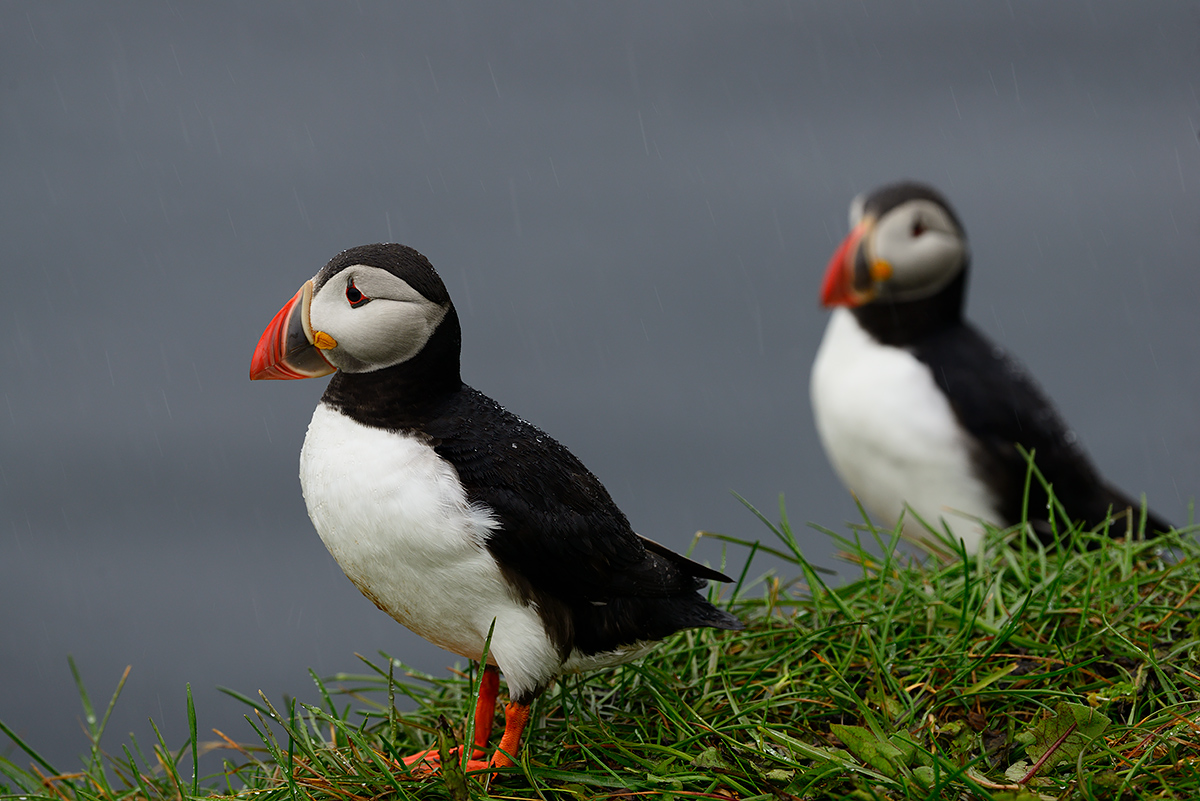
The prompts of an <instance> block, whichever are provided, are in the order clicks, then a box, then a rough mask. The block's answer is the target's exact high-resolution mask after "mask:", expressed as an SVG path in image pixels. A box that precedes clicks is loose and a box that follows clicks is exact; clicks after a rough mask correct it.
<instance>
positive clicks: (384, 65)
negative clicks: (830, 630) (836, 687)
mask: <svg viewBox="0 0 1200 801" xmlns="http://www.w3.org/2000/svg"><path fill="white" fill-rule="evenodd" d="M1197 83H1200V11H1198V10H1197V7H1196V6H1195V5H1192V4H1186V3H1149V2H1139V3H1117V2H1095V3H1084V2H1061V3H1053V4H1049V3H1026V2H1017V0H1014V2H1012V3H995V4H990V5H986V6H985V5H984V4H977V3H972V4H964V3H957V2H945V3H940V2H925V0H914V1H913V2H898V3H888V4H876V3H862V4H857V3H843V2H828V3H817V2H795V3H791V4H783V3H761V4H747V5H737V4H711V3H697V2H692V1H691V0H689V2H681V3H671V4H665V3H654V4H643V3H614V2H605V3H591V4H577V5H576V4H569V3H564V2H558V1H557V0H556V2H550V3H543V4H531V3H523V4H495V3H478V4H477V3H458V4H446V5H439V6H432V7H431V6H427V5H424V4H391V3H388V4H382V3H372V2H359V3H346V2H337V3H334V2H330V3H314V2H273V3H241V2H228V3H205V4H186V3H175V4H172V3H165V2H141V3H124V4H120V5H117V4H88V5H83V4H73V3H53V2H49V3H44V2H38V3H34V2H25V3H20V2H9V3H5V4H4V6H3V9H2V10H0V85H2V87H3V88H2V90H0V92H2V93H0V164H2V165H3V182H2V184H0V198H2V204H3V205H2V214H0V252H2V254H3V258H2V262H0V265H2V266H0V270H2V271H3V272H2V274H0V277H2V287H3V291H2V292H0V389H2V393H3V405H2V406H0V467H2V473H0V613H2V621H3V622H2V628H0V720H4V721H5V722H6V723H7V724H8V725H10V726H12V727H14V728H15V729H17V730H18V731H19V732H20V733H21V734H22V735H23V736H26V737H27V738H28V739H29V741H30V742H31V743H32V744H33V745H35V746H36V747H38V748H40V749H42V750H43V751H44V752H45V754H46V755H47V756H49V757H51V758H52V759H54V760H56V761H57V762H58V763H59V764H60V765H62V766H64V769H67V768H71V767H75V766H76V764H77V763H76V761H75V755H76V754H77V753H79V752H82V751H83V750H84V748H85V745H86V743H85V740H84V738H83V736H82V734H81V733H80V732H79V728H78V722H77V721H78V718H79V715H80V713H79V708H78V704H77V701H76V699H75V697H74V692H73V689H72V684H71V679H70V674H69V672H68V668H67V659H66V657H67V654H73V655H74V656H75V658H76V659H77V660H78V663H79V665H80V668H81V669H82V671H83V674H84V677H85V679H86V680H87V681H88V683H89V685H90V686H91V688H92V690H93V693H94V694H95V695H97V696H101V697H107V694H108V693H109V692H110V691H111V689H112V687H113V686H115V684H116V681H117V678H118V677H119V675H120V673H121V671H122V670H123V669H124V667H125V666H126V665H127V664H131V665H132V666H133V672H132V674H131V677H130V680H129V684H128V686H127V689H126V691H125V696H124V698H123V700H122V702H121V704H120V705H119V706H118V708H117V711H116V713H115V715H114V720H113V724H112V727H111V729H112V731H111V736H110V737H109V738H107V739H106V741H105V742H106V744H107V745H108V747H109V748H110V749H111V750H117V751H119V745H120V743H121V742H122V740H123V738H124V737H125V735H126V734H127V733H128V732H130V731H137V732H138V733H139V737H140V738H141V739H142V740H143V741H145V740H146V739H148V731H149V729H148V727H147V724H146V719H147V717H151V716H152V717H153V718H154V719H155V721H156V722H158V723H159V724H160V725H161V726H163V727H164V729H165V731H166V732H167V733H168V737H169V738H170V740H171V742H172V745H175V746H177V745H179V744H180V743H181V742H182V739H183V732H184V731H185V725H186V718H185V714H184V685H185V683H187V682H191V684H192V687H193V689H194V691H195V694H196V699H197V706H198V710H199V715H200V721H199V722H200V729H201V732H202V733H203V732H207V731H208V729H209V728H211V727H214V726H216V727H218V728H221V729H222V730H224V731H225V732H227V733H229V734H231V735H233V736H235V737H237V738H238V739H249V738H251V737H252V732H250V730H249V727H248V726H246V724H245V723H244V722H242V721H241V715H242V714H243V712H244V711H245V710H244V709H243V708H242V707H241V706H240V705H239V704H237V703H236V702H234V701H232V700H230V699H227V698H225V697H224V696H221V695H219V694H217V692H216V691H215V689H214V688H215V687H216V686H217V685H225V686H229V687H233V688H235V689H237V690H240V691H242V692H246V693H253V692H255V691H256V690H258V689H260V688H261V689H262V690H264V691H265V692H266V693H267V694H268V695H269V696H271V697H272V698H275V699H278V698H280V697H281V696H282V695H283V694H284V693H292V694H297V695H299V696H300V697H301V698H302V699H307V700H312V699H314V698H315V693H314V691H313V689H312V687H311V684H310V682H309V680H308V678H307V676H306V673H305V671H306V669H307V668H308V667H310V666H311V667H312V668H314V669H315V670H317V671H318V672H319V673H323V674H327V673H331V672H334V671H337V670H356V669H357V667H358V663H357V660H355V658H354V657H353V653H354V652H355V651H358V652H361V653H365V654H371V653H374V652H375V651H376V650H377V649H381V648H382V649H387V650H389V651H390V652H392V653H395V654H397V655H399V656H402V657H404V658H406V659H408V660H410V661H411V662H413V663H414V664H416V665H418V666H420V667H422V668H425V669H428V670H431V671H441V670H443V669H444V667H445V666H446V665H449V664H452V663H453V662H454V661H455V658H454V657H451V656H449V655H446V654H444V653H442V652H439V651H437V650H436V649H433V648H432V647H430V646H427V645H425V644H423V643H421V642H420V641H419V640H418V639H417V638H416V637H415V636H414V635H410V634H409V633H407V632H406V631H404V630H403V629H401V627H399V626H398V625H396V624H395V623H393V622H392V621H391V620H389V619H388V618H387V617H386V616H384V615H383V614H382V613H380V612H378V611H377V610H376V609H375V608H374V607H372V606H371V604H370V603H369V602H367V601H366V600H365V599H363V598H362V597H360V596H359V595H358V593H357V592H356V591H355V590H354V589H353V588H352V587H351V585H350V584H349V582H348V581H346V580H345V578H344V577H343V576H342V575H341V573H340V571H339V570H338V568H337V567H336V565H335V564H334V563H333V562H332V560H331V559H330V558H329V557H328V556H327V554H326V553H325V551H324V549H323V547H322V545H321V543H320V541H319V539H318V538H317V536H316V534H315V533H314V532H313V531H312V529H311V526H310V524H309V522H308V520H307V517H306V515H305V512H304V507H303V503H302V501H301V497H300V490H299V485H298V482H297V479H296V469H297V468H296V466H297V458H298V453H299V448H300V443H301V441H302V438H303V436H304V430H305V426H306V424H307V420H308V417H309V415H310V414H311V411H312V408H313V407H314V405H315V404H316V400H317V398H318V396H319V395H320V393H321V391H322V387H323V384H324V381H321V380H316V381H307V382H278V383H255V384H252V383H251V382H250V381H249V380H248V379H247V371H248V367H249V359H250V354H251V352H252V349H253V347H254V344H255V342H256V340H257V338H258V335H259V333H260V332H261V331H262V329H263V327H264V326H265V325H266V323H267V322H268V321H269V320H270V318H271V316H272V315H273V314H274V313H275V312H276V311H277V310H278V308H279V307H280V306H281V305H282V304H283V303H284V302H285V301H286V300H288V298H290V297H291V295H292V293H293V292H294V291H295V290H296V288H297V287H298V286H299V285H300V283H301V282H302V281H303V280H304V279H306V278H308V277H309V276H311V275H312V274H313V273H315V272H316V271H317V269H318V268H319V267H321V265H322V264H324V262H325V261H326V260H327V259H328V258H329V257H330V256H332V255H333V254H334V253H336V252H337V251H339V250H341V249H343V248H346V247H349V246H352V245H357V244H362V243H367V242H373V241H381V240H389V239H394V240H398V241H401V242H404V243H406V244H409V245H412V246H414V247H416V248H417V249H418V250H420V251H422V252H423V253H425V254H426V255H427V256H428V257H429V258H430V259H431V260H432V262H433V263H434V265H435V266H436V267H437V268H438V269H439V270H440V272H441V274H442V276H443V277H444V279H445V281H446V283H447V285H448V286H449V288H450V291H451V294H452V295H453V297H454V298H455V300H456V303H457V305H458V308H459V313H460V315H461V316H462V322H463V328H464V340H465V346H464V353H463V361H464V368H463V372H464V376H465V377H466V379H467V380H468V382H469V383H471V384H473V385H474V386H476V387H478V388H480V389H482V390H483V391H485V392H487V393H488V394H490V395H492V396H493V397H495V398H497V399H498V400H500V401H501V402H502V403H503V404H505V405H506V406H508V407H509V408H510V409H512V410H514V411H516V412H517V413H519V414H521V415H522V416H524V417H526V418H528V419H529V420H532V421H533V422H535V423H536V424H538V425H540V426H541V427H543V428H545V429H546V430H547V431H549V432H551V433H552V434H553V435H554V436H555V437H557V438H558V439H560V440H561V441H562V442H564V443H565V444H566V445H567V446H568V447H570V448H572V449H573V450H574V451H575V452H576V453H577V454H578V455H579V456H580V457H581V458H582V459H583V460H584V462H585V463H586V464H588V466H589V467H591V469H592V470H593V471H594V472H596V473H597V474H598V475H599V476H600V478H601V479H602V480H603V481H604V482H605V483H606V485H607V486H608V488H609V489H610V491H611V492H612V494H613V495H614V496H615V498H616V499H617V501H618V503H620V504H621V506H622V507H623V508H624V509H625V510H626V512H627V513H628V514H629V516H630V518H631V519H632V521H633V523H634V525H635V527H636V528H637V529H638V530H640V531H641V532H643V533H645V534H647V535H649V536H652V537H655V538H657V539H659V540H661V541H663V542H665V543H668V544H670V545H671V546H674V547H676V548H681V549H682V548H685V547H687V544H688V542H689V540H690V538H691V536H692V533H693V532H694V531H696V530H697V529H701V528H704V529H712V530H717V531H721V532H724V533H727V534H732V535H737V536H742V537H747V538H757V537H760V536H764V535H765V534H766V532H765V530H764V529H763V528H762V527H761V526H760V525H759V524H758V523H757V522H756V521H755V520H754V519H753V517H752V516H751V515H750V514H749V512H747V511H746V510H745V509H743V508H742V507H741V506H740V504H739V503H738V502H737V501H736V500H735V499H734V497H733V496H732V495H731V491H737V492H739V493H741V494H743V495H744V496H745V497H747V498H748V499H749V500H750V501H752V502H753V503H755V504H756V505H758V506H759V507H760V508H763V509H764V510H766V511H767V513H768V514H769V516H772V517H774V516H775V514H776V512H775V510H776V508H777V499H778V496H779V495H780V493H783V494H784V495H785V496H786V499H787V503H788V509H789V512H790V517H791V518H792V519H793V520H794V521H795V522H796V524H797V526H798V527H801V528H802V527H803V526H802V524H803V523H804V522H805V521H814V522H817V523H820V524H823V525H827V526H830V527H833V528H836V529H839V530H842V531H844V530H845V528H844V522H845V521H847V520H850V519H853V518H854V517H855V512H854V507H853V505H852V503H851V501H850V500H849V498H848V497H847V495H846V493H845V492H844V491H843V490H842V489H841V488H840V487H839V485H838V484H837V482H836V480H835V478H834V477H833V475H832V473H831V471H830V469H829V467H828V466H827V463H826V461H825V459H824V457H823V455H822V454H821V452H820V449H819V445H818V443H817V441H816V436H815V432H814V429H813V425H812V422H811V415H810V409H809V404H808V371H809V367H810V364H811V361H812V357H813V354H814V351H815V349H816V347H817V344H818V342H819V341H820V337H821V333H822V330H823V328H824V325H825V321H826V314H825V313H824V312H823V311H822V310H821V309H819V308H818V305H817V299H816V298H817V290H818V287H819V285H820V280H821V276H822V273H823V269H824V266H825V264H826V261H827V260H828V258H829V255H830V253H831V252H832V250H833V248H834V247H835V245H836V244H837V242H838V241H839V240H840V239H841V237H842V236H843V235H844V233H845V230H846V222H845V219H846V208H847V204H848V203H849V201H850V198H851V197H852V196H853V195H854V194H855V193H856V192H859V191H861V190H864V189H869V188H871V187H873V186H875V185H877V184H879V183H881V182H884V181H890V180H894V179H897V178H903V177H915V178H921V179H924V180H927V181H930V182H932V183H934V184H936V185H937V186H939V187H941V188H942V189H943V190H944V191H945V192H946V193H947V194H948V195H949V197H950V198H951V199H952V200H953V201H954V203H955V204H956V206H957V208H958V210H959V211H960V213H961V215H962V217H963V218H964V220H965V221H966V225H967V228H968V231H969V232H970V234H971V237H972V247H973V250H974V254H975V270H974V275H973V278H972V283H971V292H970V305H969V309H970V314H971V316H972V317H973V319H974V320H975V321H976V322H977V323H978V324H979V325H980V326H982V328H983V329H985V330H986V331H987V332H988V333H990V334H992V335H993V336H995V337H996V338H997V339H999V340H1000V341H1002V342H1004V343H1005V344H1006V345H1008V346H1009V347H1010V348H1011V349H1012V350H1014V351H1015V352H1016V353H1018V354H1019V355H1021V356H1022V358H1023V359H1024V360H1025V361H1026V362H1027V363H1028V365H1029V366H1030V368H1031V369H1032V371H1033V372H1034V374H1035V375H1037V376H1038V377H1039V378H1040V380H1041V381H1042V382H1043V384H1044V385H1045V387H1046V388H1047V390H1048V391H1049V392H1050V394H1051V395H1052V396H1053V397H1054V398H1056V399H1057V401H1058V402H1059V404H1060V406H1061V407H1062V410H1063V412H1064V414H1065V415H1066V417H1067V418H1068V419H1069V420H1070V421H1071V422H1072V424H1073V425H1074V427H1075V428H1076V429H1077V431H1078V432H1079V434H1080V436H1081V437H1082V439H1083V441H1084V442H1085V443H1086V445H1087V446H1088V448H1089V450H1090V451H1091V453H1092V454H1093V456H1094V457H1095V458H1096V460H1097V462H1098V463H1099V464H1100V466H1101V467H1102V469H1103V471H1104V472H1105V473H1106V474H1107V475H1108V476H1109V477H1110V478H1111V479H1113V480H1114V481H1115V482H1116V483H1117V484H1119V485H1120V486H1122V487H1124V488H1126V489H1128V490H1130V491H1132V492H1141V491H1144V492H1146V493H1148V495H1149V498H1150V500H1151V502H1152V504H1153V506H1154V507H1155V508H1156V509H1157V510H1159V511H1160V512H1161V513H1163V514H1165V515H1167V516H1169V517H1170V518H1172V519H1173V520H1175V521H1176V522H1178V523H1183V522H1185V521H1186V519H1187V504H1188V503H1189V502H1190V500H1191V499H1192V498H1193V497H1194V496H1195V495H1196V491H1197V486H1198V480H1200V459H1198V456H1197V454H1198V452H1200V450H1198V445H1200V442H1198V440H1200V420H1198V419H1197V414H1196V408H1197V400H1198V399H1200V378H1198V376H1200V369H1198V368H1200V359H1198V357H1197V351H1196V347H1195V343H1196V342H1197V339H1198V337H1200V330H1198V328H1200V320H1198V315H1197V313H1196V310H1197V306H1198V303H1197V301H1198V300H1200V297H1198V296H1200V278H1198V276H1197V270H1196V266H1197V265H1196V253H1197V249H1198V245H1200V203H1198V199H1200V145H1198V143H1197V138H1196V136H1197V134H1196V132H1197V128H1198V127H1200V100H1198V98H1197ZM805 537H806V542H807V547H808V549H809V552H810V553H811V554H812V556H813V558H814V559H815V560H816V561H818V562H819V563H822V564H826V565H830V566H835V565H836V564H837V561H836V558H835V556H834V554H833V547H832V545H831V544H830V542H829V541H828V540H827V539H826V538H825V537H823V536H822V535H819V534H817V533H815V532H813V531H807V533H806V534H805ZM700 555H701V557H702V558H705V559H709V560H716V559H718V558H719V549H718V548H717V547H716V546H715V544H714V545H703V546H702V547H701V549H700ZM741 559H742V554H740V553H739V554H737V555H736V556H734V560H735V561H736V562H737V564H739V565H740V563H741ZM202 736H203V735H202ZM6 751H7V752H10V749H9V747H8V745H6V744H0V752H6ZM17 759H18V761H20V762H22V763H24V762H25V761H26V760H25V759H24V757H23V756H20V755H17Z"/></svg>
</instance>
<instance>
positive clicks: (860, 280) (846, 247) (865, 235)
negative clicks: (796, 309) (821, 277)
mask: <svg viewBox="0 0 1200 801" xmlns="http://www.w3.org/2000/svg"><path fill="white" fill-rule="evenodd" d="M874 227H875V218H873V217H865V218H863V220H862V221H861V222H860V223H859V224H858V225H856V226H854V228H853V230H851V231H850V233H849V234H848V235H847V236H846V238H845V239H843V240H842V244H840V245H838V249H837V250H835V251H834V252H833V258H831V259H830V260H829V266H828V267H826V268H825V281H824V282H823V283H822V284H821V305H822V306H826V307H828V306H850V307H854V306H861V305H863V304H864V303H868V302H870V301H871V300H873V299H874V298H875V295H876V293H877V291H878V289H879V284H880V283H881V282H883V281H886V280H887V279H888V278H891V276H892V265H890V264H888V263H887V262H886V261H883V260H882V259H875V258H874V257H873V256H871V254H870V235H871V231H872V230H873V229H874Z"/></svg>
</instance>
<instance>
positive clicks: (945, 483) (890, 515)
mask: <svg viewBox="0 0 1200 801" xmlns="http://www.w3.org/2000/svg"><path fill="white" fill-rule="evenodd" d="M811 392H812V406H813V414H814V417H815V418H816V426H817V433H818V434H819V435H820V437H821V444H822V445H824V447H825V453H826V454H827V455H828V456H829V461H830V462H832V464H833V467H834V470H835V471H836V472H837V474H838V476H839V477H840V478H841V480H842V483H844V484H845V485H846V487H847V488H849V489H850V491H851V492H853V493H854V494H855V495H856V496H857V497H858V499H859V500H860V501H862V503H863V506H865V507H866V508H867V510H868V511H869V512H870V513H871V514H872V516H874V517H875V518H876V519H877V521H878V522H881V523H883V524H885V525H887V526H894V525H895V524H896V521H897V520H898V519H899V518H900V514H901V512H902V511H904V506H905V504H906V503H907V504H908V506H910V507H911V508H912V511H913V512H915V513H916V514H917V515H919V516H920V517H921V518H922V519H924V520H925V521H926V522H927V523H928V524H929V525H931V526H933V527H935V528H937V529H938V530H939V531H941V530H942V528H943V525H949V526H950V529H951V531H953V533H954V535H955V536H956V537H958V538H961V539H963V540H964V541H965V543H966V546H967V549H968V550H969V551H974V550H976V549H977V548H978V546H979V542H980V539H981V538H982V536H983V528H982V526H981V525H980V524H979V523H978V522H977V521H978V519H980V518H982V519H984V520H988V521H991V522H996V521H999V520H1000V516H999V514H998V513H997V510H996V504H995V501H994V498H993V496H992V493H991V492H990V491H989V490H988V489H987V487H986V486H984V484H983V483H982V482H981V481H980V480H979V479H978V478H977V477H976V476H975V474H974V472H973V469H972V465H971V463H970V459H969V456H968V453H969V447H968V444H967V443H968V437H967V434H966V432H965V431H964V430H963V429H962V427H961V426H960V425H959V423H958V420H957V418H955V416H954V413H953V410H952V409H951V408H950V404H949V401H947V399H946V396H945V395H944V394H943V393H942V392H941V390H940V389H939V388H938V387H937V385H936V384H935V383H934V381H933V377H932V376H931V375H930V373H929V369H928V368H927V367H926V366H925V365H924V364H922V363H921V362H920V361H919V360H918V359H917V358H916V357H914V356H913V355H912V354H911V353H909V352H908V351H906V350H903V349H900V348H893V347H887V346H884V345H881V344H879V343H878V342H876V341H875V340H874V339H873V338H871V336H870V335H869V334H867V333H866V332H865V331H864V330H863V329H862V328H861V327H860V326H859V324H858V321H857V320H856V319H855V318H854V315H853V314H851V313H850V312H849V311H848V310H846V309H836V310H835V311H834V313H833V315H832V317H831V319H830V321H829V327H828V328H827V329H826V330H825V338H824V339H823V340H822V342H821V347H820V349H819V350H818V351H817V358H816V361H815V362H814V363H813V370H812V384H811ZM911 518H912V514H911V513H909V514H908V515H906V518H905V532H906V533H907V534H909V535H912V536H928V532H926V530H925V528H924V527H923V526H921V525H920V524H919V523H917V522H916V521H915V520H912V519H911Z"/></svg>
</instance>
